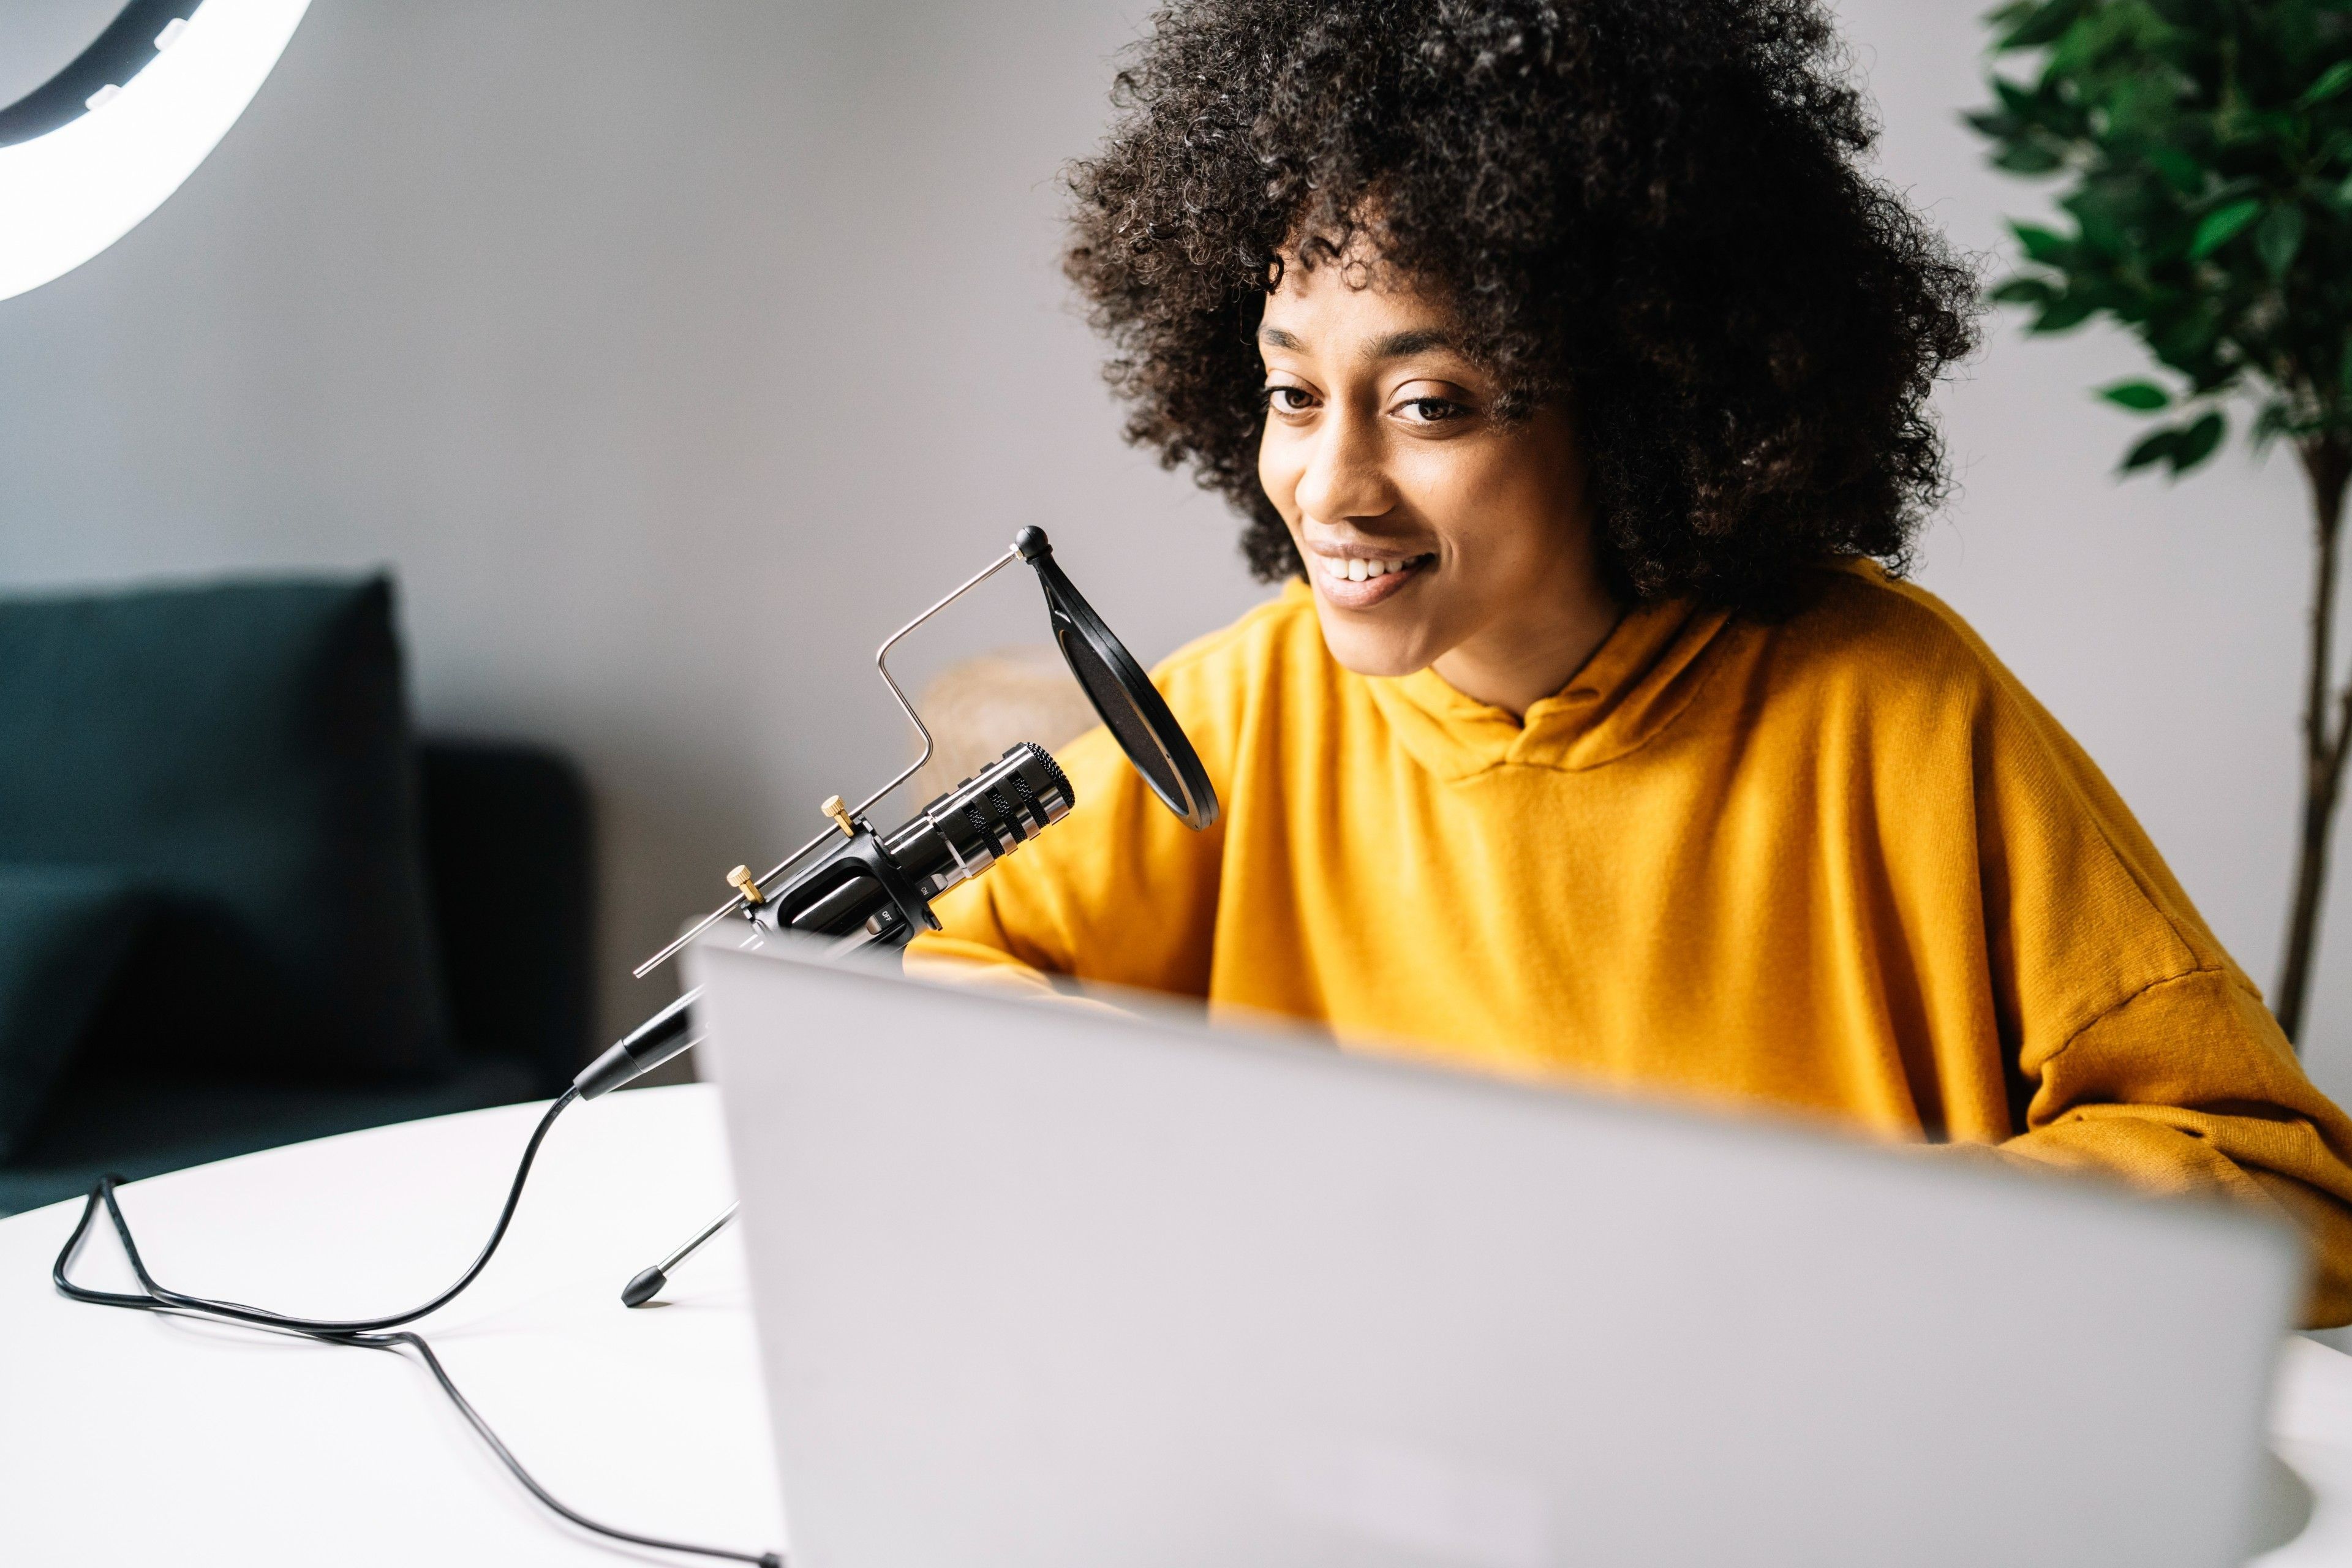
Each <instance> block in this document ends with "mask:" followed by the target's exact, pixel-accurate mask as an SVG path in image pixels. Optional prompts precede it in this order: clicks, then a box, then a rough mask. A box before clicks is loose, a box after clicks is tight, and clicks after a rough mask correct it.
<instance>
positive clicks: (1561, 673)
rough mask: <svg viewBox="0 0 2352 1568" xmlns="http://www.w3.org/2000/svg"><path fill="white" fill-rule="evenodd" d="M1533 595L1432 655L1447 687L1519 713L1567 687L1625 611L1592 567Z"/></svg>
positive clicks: (1521, 715) (1432, 664)
mask: <svg viewBox="0 0 2352 1568" xmlns="http://www.w3.org/2000/svg"><path fill="white" fill-rule="evenodd" d="M1528 605H1529V608H1528V611H1527V612H1526V613H1525V614H1522V615H1517V616H1512V617H1511V618H1510V620H1509V621H1508V622H1507V623H1505V624H1502V625H1498V626H1491V627H1487V628H1486V629H1483V630H1481V631H1480V632H1479V633H1477V635H1475V636H1474V637H1465V639H1463V640H1462V641H1461V642H1459V643H1456V644H1455V645H1454V647H1451V648H1448V649H1447V650H1446V651H1445V652H1444V653H1443V654H1440V655H1439V656H1438V657H1437V658H1434V659H1433V660H1431V661H1430V668H1433V669H1434V670H1436V671H1437V673H1438V675H1439V676H1440V677H1442V678H1443V679H1444V681H1445V684H1446V685H1448V686H1451V687H1452V688H1454V690H1456V691H1459V692H1460V693H1462V695H1463V696H1465V697H1467V698H1470V699H1471V700H1474V701H1478V702H1484V703H1486V705H1487V706H1488V707H1491V708H1500V709H1502V710H1504V711H1505V712H1507V713H1509V714H1510V715H1511V716H1512V717H1513V718H1515V719H1524V718H1525V717H1527V711H1528V709H1529V708H1530V707H1532V706H1533V705H1535V704H1536V703H1538V702H1540V701H1542V700H1544V699H1545V698H1547V697H1550V696H1553V695H1556V694H1557V693H1558V692H1559V689H1561V688H1562V687H1564V686H1566V685H1567V684H1568V683H1569V681H1570V679H1572V678H1573V677H1574V676H1575V674H1576V672H1577V671H1578V670H1580V669H1582V668H1584V665H1585V661H1586V660H1588V659H1590V658H1591V657H1592V654H1593V650H1594V649H1596V648H1598V647H1600V646H1601V644H1602V643H1603V642H1606V641H1607V640H1608V638H1609V634H1610V633H1611V632H1612V631H1614V630H1615V629H1616V626H1617V623H1618V621H1619V620H1621V619H1622V618H1623V616H1624V613H1625V612H1624V607H1623V606H1622V605H1619V604H1618V603H1617V601H1616V599H1615V598H1614V597H1612V595H1610V593H1609V591H1608V590H1607V589H1606V588H1604V587H1602V586H1601V577H1600V574H1599V573H1598V572H1591V571H1588V572H1579V573H1574V574H1569V580H1568V581H1565V582H1560V583H1556V584H1549V585H1548V591H1545V592H1541V593H1532V594H1530V595H1528Z"/></svg>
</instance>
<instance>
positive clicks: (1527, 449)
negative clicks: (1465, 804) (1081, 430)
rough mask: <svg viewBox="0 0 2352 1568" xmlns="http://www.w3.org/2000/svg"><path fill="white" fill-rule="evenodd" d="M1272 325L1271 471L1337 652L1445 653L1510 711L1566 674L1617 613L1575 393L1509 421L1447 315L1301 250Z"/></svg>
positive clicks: (1473, 685)
mask: <svg viewBox="0 0 2352 1568" xmlns="http://www.w3.org/2000/svg"><path fill="white" fill-rule="evenodd" d="M1362 278H1363V269H1362V268H1350V267H1349V266H1348V265H1347V264H1346V262H1345V261H1342V262H1340V263H1338V264H1334V263H1332V262H1329V261H1326V262H1323V263H1322V264H1320V265H1318V266H1317V267H1315V268H1312V269H1311V270H1310V269H1309V268H1305V267H1301V266H1299V265H1297V262H1296V260H1295V259H1293V258H1286V266H1285V268H1284V270H1283V273H1282V278H1281V281H1280V283H1279V285H1278V286H1277V287H1276V289H1274V291H1273V292H1272V293H1271V294H1269V295H1268V296H1267V297H1266V304H1265V317H1264V320H1263V321H1262V323H1261V324H1260V326H1259V329H1258V348H1259V352H1260V353H1261V354H1262V355H1263V357H1264V359H1265V386H1266V418H1265V436H1264V437H1263V438H1262V439H1261V441H1260V444H1259V447H1258V479H1259V481H1260V482H1261V483H1262V484H1263V485H1264V486H1265V493H1266V495H1267V496H1268V497H1269V498H1271V499H1272V500H1273V501H1274V504H1275V507H1276V510H1278V511H1279V512H1280V513H1281V514H1282V519H1283V521H1284V522H1285V523H1286V525H1288V527H1289V530H1290V537H1291V540H1292V542H1294V543H1296V544H1297V546H1298V552H1299V555H1300V557H1301V559H1303V560H1304V561H1305V562H1306V563H1307V582H1308V583H1309V584H1312V585H1313V587H1314V590H1315V607H1316V611H1317V613H1318V616H1320V618H1321V620H1322V625H1323V638H1324V641H1325V642H1326V643H1327V644H1328V646H1329V647H1330V649H1331V656H1332V657H1333V658H1336V659H1338V660H1339V662H1340V663H1341V664H1342V665H1344V666H1346V667H1347V668H1349V669H1352V670H1354V671H1356V672H1357V673H1358V674H1360V675H1409V674H1411V673H1412V672H1413V671H1415V670H1417V669H1422V668H1427V667H1430V666H1434V667H1436V669H1437V673H1438V674H1439V675H1441V676H1443V677H1444V679H1446V680H1447V682H1448V683H1450V684H1451V685H1453V686H1454V689H1457V690H1459V691H1461V692H1463V693H1465V695H1467V696H1471V697H1475V698H1476V699H1478V700H1481V701H1485V702H1489V703H1493V704H1494V705H1496V706H1497V707H1501V708H1506V709H1508V710H1511V711H1513V712H1525V711H1526V710H1527V707H1528V704H1529V703H1530V702H1533V701H1535V700H1538V698H1542V697H1547V696H1549V695H1550V694H1552V693H1553V692H1555V691H1557V690H1559V689H1560V687H1562V686H1564V685H1566V684H1567V682H1568V679H1569V678H1570V676H1572V675H1574V674H1575V673H1576V670H1577V668H1578V667H1579V666H1580V665H1581V664H1582V663H1583V662H1584V660H1585V659H1586V658H1588V657H1590V655H1591V652H1592V650H1593V648H1595V647H1598V646H1600V643H1601V639H1602V638H1603V637H1606V636H1607V635H1608V632H1609V629H1610V627H1611V626H1614V625H1615V624H1616V620H1617V617H1618V614H1619V609H1618V606H1617V605H1616V604H1615V602H1614V601H1613V600H1612V598H1611V596H1610V595H1609V593H1608V591H1607V590H1606V588H1605V587H1604V586H1603V584H1602V582H1601V574H1600V571H1599V566H1598V563H1597V561H1596V558H1595V554H1594V550H1593V542H1592V531H1591V520H1590V517H1589V513H1588V510H1587V507H1586V503H1585V484H1584V467H1583V462H1582V458H1581V454H1580V449H1579V447H1578V444H1577V440H1576V434H1575V430H1574V428H1573V426H1572V423H1571V421H1570V417H1569V414H1568V411H1567V409H1566V408H1564V407H1562V406H1560V405H1559V404H1558V403H1552V404H1548V405H1545V406H1543V407H1540V408H1538V409H1537V410H1536V411H1535V412H1534V413H1533V414H1531V415H1528V416H1525V417H1523V418H1521V419H1519V420H1517V421H1514V422H1510V423H1505V422H1503V421H1501V420H1499V419H1497V418H1496V415H1495V407H1496V398H1497V396H1498V395H1499V393H1500V391H1501V388H1500V387H1498V386H1497V385H1496V382H1495V380H1494V378H1493V377H1492V376H1491V375H1488V374H1486V373H1485V372H1484V371H1482V370H1480V369H1479V368H1478V367H1477V366H1476V365H1475V364H1474V363H1472V362H1471V361H1470V360H1469V359H1468V358H1466V357H1465V355H1464V354H1463V353H1460V352H1459V351H1458V350H1457V349H1456V348H1454V346H1453V342H1452V337H1451V330H1452V328H1451V321H1450V320H1449V318H1448V314H1447V312H1446V311H1445V310H1443V309H1442V308H1441V307H1439V306H1438V305H1437V304H1435V303H1433V302H1432V301H1430V300H1427V299H1424V298H1423V296H1421V295H1420V294H1418V293H1417V292H1413V291H1412V290H1410V289H1402V288H1390V287H1385V286H1381V285H1379V284H1372V285H1366V284H1365V283H1364V282H1363V281H1362Z"/></svg>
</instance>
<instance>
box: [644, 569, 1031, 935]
mask: <svg viewBox="0 0 2352 1568" xmlns="http://www.w3.org/2000/svg"><path fill="white" fill-rule="evenodd" d="M1021 558H1022V552H1021V547H1020V546H1019V545H1017V544H1016V545H1013V546H1012V547H1011V548H1009V549H1007V550H1006V551H1005V552H1004V553H1003V554H1002V555H1000V556H998V557H997V558H996V559H995V560H993V561H992V562H990V563H988V564H987V565H986V566H984V567H982V568H981V569H980V570H979V571H978V572H976V573H974V574H972V575H971V576H970V577H968V578H966V579H965V580H964V582H963V584H961V586H960V587H958V588H956V589H955V590H954V591H953V592H951V593H950V594H949V595H947V597H945V598H943V599H941V600H940V602H939V603H938V604H936V605H932V606H931V607H930V608H929V609H928V610H925V611H924V612H923V613H922V614H921V615H919V616H916V617H915V618H914V619H913V620H911V621H908V623H907V624H906V625H905V626H900V627H899V628H898V630H897V631H895V632H892V633H891V634H890V635H889V636H888V637H884V638H883V639H882V646H881V647H878V648H877V649H875V650H874V668H876V669H877V671H879V672H880V674H881V676H882V684H884V685H885V686H887V687H888V688H889V689H890V695H891V697H892V698H894V699H895V700H897V701H898V708H899V710H900V711H901V712H903V713H905V714H906V715H907V721H908V723H910V724H912V725H914V727H915V732H916V733H917V734H919V735H920V736H922V738H923V754H922V755H921V756H919V757H917V758H916V759H915V760H914V762H913V763H910V764H909V765H908V767H907V769H906V771H905V772H903V773H899V774H898V777H896V778H894V779H892V780H891V781H890V782H889V783H888V784H884V785H883V786H882V787H881V788H880V789H877V790H876V791H875V792H874V793H873V794H872V795H867V796H866V798H865V799H864V800H862V801H859V802H858V803H857V804H856V805H855V806H853V807H851V808H850V811H849V815H850V816H853V817H862V816H865V815H866V809H867V808H868V807H869V806H871V805H873V804H874V803H875V802H876V801H878V800H880V799H881V798H882V797H883V796H884V795H888V794H889V793H890V792H891V791H892V790H894V789H897V788H898V786H899V785H900V784H905V783H906V782H907V781H908V779H910V778H913V777H914V776H915V774H916V773H917V772H918V771H919V770H920V769H921V767H922V765H923V764H924V763H928V762H929V761H930V760H931V751H932V741H931V731H930V726H929V725H928V724H926V723H924V722H923V716H922V715H921V714H919V713H918V712H916V711H915V705H914V704H913V703H912V702H909V701H908V700H907V693H906V692H905V691H904V690H903V689H900V687H899V685H898V679H897V678H896V677H894V676H893V675H891V673H890V650H891V649H892V648H893V647H897V646H898V641H899V639H901V638H902V637H905V636H906V635H907V634H908V632H911V631H913V630H914V629H915V628H916V627H917V626H921V625H922V624H923V623H924V622H925V621H928V620H929V619H930V618H931V617H932V616H936V615H938V614H939V613H940V611H941V610H944V609H946V608H947V607H948V606H949V605H952V604H954V603H955V602H956V601H957V600H958V599H961V598H962V597H963V596H964V595H966V594H969V593H971V591H972V590H973V589H974V588H977V587H979V586H980V585H981V584H982V583H985V582H987V581H988V580H989V579H990V578H991V577H993V576H995V575H996V574H998V573H999V572H1002V571H1003V570H1004V569H1005V568H1006V567H1007V566H1010V565H1012V564H1013V563H1014V562H1015V561H1018V560H1020V559H1021ZM834 832H835V829H832V828H828V829H826V830H825V831H824V832H823V833H820V834H818V835H817V836H816V837H814V838H812V839H810V840H809V841H808V842H807V843H805V844H803V845H802V846H801V847H799V848H797V849H795V850H793V852H792V853H791V854H789V855H787V856H785V857H784V858H782V860H779V861H777V862H776V864H775V865H773V866H772V867H770V868H768V870H767V873H766V874H765V875H764V876H761V878H759V879H757V881H756V882H755V883H754V884H753V885H754V886H755V887H757V888H758V889H759V890H760V893H761V898H762V899H763V900H764V899H765V897H766V895H767V893H768V891H769V889H770V888H771V886H772V884H773V883H774V882H775V881H776V879H778V878H780V877H782V875H783V874H784V873H785V872H786V871H789V870H791V869H792V868H793V867H794V866H797V865H799V864H800V863H801V861H803V859H805V858H808V855H809V853H810V852H811V851H812V850H814V849H816V848H817V847H820V846H822V845H823V844H824V841H825V840H826V839H828V838H830V837H833V835H834ZM750 908H751V900H750V899H749V898H748V897H747V896H746V895H744V894H742V893H737V894H736V895H735V896H734V897H733V898H732V899H730V900H728V901H727V902H725V903H723V904H721V905H719V907H718V908H717V909H715V910H711V911H710V913H709V914H708V915H705V916H704V917H703V918H702V919H701V920H699V921H696V922H695V923H694V925H693V926H692V927H691V928H689V929H688V931H686V932H685V933H684V934H683V935H681V936H680V937H678V939H677V941H675V942H671V943H670V944H669V945H668V946H667V947H665V948H663V949H662V950H661V951H660V952H656V953H655V954H654V955H653V956H652V957H651V958H648V959H646V961H645V962H644V963H640V964H638V965H637V967H636V969H635V972H634V973H635V975H636V977H637V978H638V979H640V980H643V979H644V978H645V977H646V975H648V974H650V973H653V972H654V971H655V970H656V969H658V968H660V967H661V966H662V965H663V964H665V963H668V962H669V961H670V960H671V959H672V958H674V957H676V956H677V954H678V953H679V952H682V951H684V949H685V948H686V945H687V944H688V942H692V941H693V940H694V939H695V938H696V937H698V936H700V935H701V934H702V933H703V932H704V931H709V929H710V928H711V927H712V926H715V925H717V924H718V923H719V921H723V920H725V919H726V918H727V917H728V916H729V915H732V914H740V913H741V912H743V911H744V910H748V909H750Z"/></svg>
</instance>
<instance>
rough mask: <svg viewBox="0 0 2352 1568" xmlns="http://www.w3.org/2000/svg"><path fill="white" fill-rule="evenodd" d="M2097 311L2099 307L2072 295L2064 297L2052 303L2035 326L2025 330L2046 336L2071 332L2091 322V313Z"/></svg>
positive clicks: (2037, 319)
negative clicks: (2051, 333) (2053, 333)
mask: <svg viewBox="0 0 2352 1568" xmlns="http://www.w3.org/2000/svg"><path fill="white" fill-rule="evenodd" d="M2097 309H2098V306H2096V305H2095V304H2093V303H2092V302H2091V301H2090V300H2084V299H2080V298H2077V297H2076V296H2074V295H2071V294H2070V295H2062V296H2060V297H2059V298H2058V299H2056V300H2053V301H2051V303H2050V304H2049V305H2048V306H2046V307H2045V308H2044V309H2043V310H2042V314H2041V315H2040V316H2039V317H2038V318H2036V319H2035V321H2034V322H2033V324H2032V326H2030V327H2028V328H2026V329H2025V330H2026V331H2029V332H2035V333H2045V334H2046V333H2050V332H2064V331H2073V330H2074V328H2076V327H2079V326H2081V325H2082V324H2083V323H2084V321H2089V320H2090V319H2091V312H2092V311H2094V310H2097Z"/></svg>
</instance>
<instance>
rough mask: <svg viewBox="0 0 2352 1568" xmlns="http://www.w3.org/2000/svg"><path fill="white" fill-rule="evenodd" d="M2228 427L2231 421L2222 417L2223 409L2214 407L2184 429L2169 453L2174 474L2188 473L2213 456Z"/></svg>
mask: <svg viewBox="0 0 2352 1568" xmlns="http://www.w3.org/2000/svg"><path fill="white" fill-rule="evenodd" d="M2228 429H2229V422H2228V421H2227V420H2225V419H2223V418H2222V417H2221V410H2219V409H2213V410H2211V411H2210V412H2208V413H2207V414H2206V415H2205V416H2203V417H2202V418H2200V419H2199V420H2198V421H2197V423H2196V424H2194V425H2191V426H2189V428H2188V429H2186V430H2183V431H2182V432H2181V433H2180V439H2179V440H2178V441H2176V442H2174V443H2173V446H2172V450H2171V451H2170V452H2169V453H2168V457H2169V458H2170V459H2171V462H2172V472H2173V474H2174V476H2175V477H2176V478H2177V477H2178V476H2179V475H2181V474H2185V473H2187V472H2188V471H2189V469H2191V468H2195V467H2196V466H2197V465H2198V464H2200V463H2201V462H2203V461H2204V460H2205V459H2206V458H2210V457H2211V456H2212V455H2213V453H2214V451H2215V450H2216V449H2217V448H2219V447H2220V446H2221V437H2222V436H2223V435H2224V434H2225V433H2226V432H2227V431H2228Z"/></svg>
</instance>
